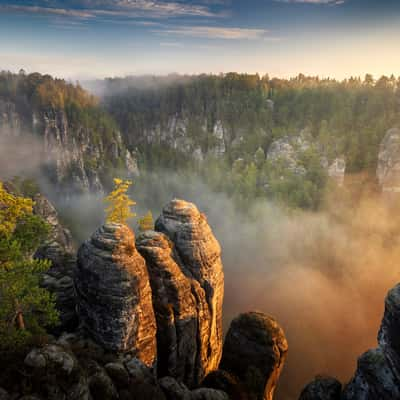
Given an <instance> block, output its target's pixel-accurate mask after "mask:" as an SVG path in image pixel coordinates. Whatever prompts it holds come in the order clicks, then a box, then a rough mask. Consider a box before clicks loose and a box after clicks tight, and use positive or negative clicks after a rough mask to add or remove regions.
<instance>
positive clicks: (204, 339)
mask: <svg viewBox="0 0 400 400" xmlns="http://www.w3.org/2000/svg"><path fill="white" fill-rule="evenodd" d="M155 227H156V230H158V231H160V232H163V233H165V235H167V237H168V238H169V239H170V240H171V241H172V242H173V243H174V246H175V249H176V252H177V254H178V256H179V258H180V260H181V264H182V265H183V266H184V269H183V270H184V271H186V274H187V275H189V276H192V277H193V279H194V280H195V281H196V282H197V283H198V286H197V284H194V286H193V289H192V291H193V294H194V296H195V297H196V298H197V303H198V306H197V307H198V324H199V333H198V337H199V339H200V344H199V346H200V349H199V357H200V359H199V364H200V365H201V366H202V369H203V371H202V374H203V376H205V375H206V374H207V373H208V372H209V371H212V370H214V369H216V368H217V367H218V364H219V361H220V359H221V353H222V303H223V298H224V274H223V268H222V262H221V248H220V245H219V243H218V241H217V240H216V239H215V237H214V235H213V233H212V231H211V228H210V226H209V225H208V223H207V219H206V217H205V215H204V214H202V213H200V212H199V210H198V209H197V207H196V206H195V205H194V204H192V203H188V202H186V201H183V200H172V201H171V202H170V203H169V204H168V205H167V206H166V207H164V209H163V211H162V214H161V216H160V217H159V218H158V220H157V221H156V224H155ZM203 296H204V297H205V301H206V304H204V302H203V299H202V297H203Z"/></svg>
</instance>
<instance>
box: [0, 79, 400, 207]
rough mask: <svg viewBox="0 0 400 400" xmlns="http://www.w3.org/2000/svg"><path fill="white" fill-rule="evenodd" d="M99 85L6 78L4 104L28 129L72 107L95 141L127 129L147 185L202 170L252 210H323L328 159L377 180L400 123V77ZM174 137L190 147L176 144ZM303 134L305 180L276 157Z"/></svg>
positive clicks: (300, 158) (0, 83) (72, 116)
mask: <svg viewBox="0 0 400 400" xmlns="http://www.w3.org/2000/svg"><path fill="white" fill-rule="evenodd" d="M96 85H97V87H98V88H99V87H100V90H99V91H100V92H101V93H102V97H101V98H97V97H95V96H94V95H91V94H89V93H88V92H87V91H86V90H84V89H83V88H82V87H81V86H80V85H79V84H71V83H68V82H66V81H64V80H62V79H54V78H52V77H51V76H49V75H41V74H38V73H32V74H26V73H25V72H24V71H21V72H20V73H19V74H12V73H10V72H1V73H0V100H2V99H3V100H6V101H12V102H13V103H14V104H15V105H16V107H17V110H18V112H19V113H20V114H22V115H23V116H25V118H26V121H27V124H28V126H29V124H32V121H31V120H32V110H37V111H43V112H48V111H49V110H60V109H62V110H64V111H65V113H66V115H67V118H68V124H69V125H70V126H71V127H72V128H76V130H79V128H82V127H84V128H85V131H86V132H88V134H89V135H91V139H92V140H94V141H96V140H98V139H99V138H100V137H101V138H103V139H106V140H107V141H108V143H109V144H110V146H112V142H113V140H114V138H115V134H116V132H118V131H120V132H121V133H122V136H123V138H124V141H125V144H126V145H127V146H128V148H130V150H134V151H135V153H136V154H137V156H138V157H139V163H140V165H139V167H140V169H141V170H142V172H143V173H142V178H143V179H146V171H157V170H158V169H160V168H161V169H173V170H175V171H182V172H183V173H186V174H187V173H190V174H192V173H195V174H197V175H198V176H200V177H202V179H204V180H205V181H206V182H207V183H209V184H210V185H211V186H212V187H213V188H214V189H216V190H219V191H224V192H227V193H228V194H229V195H231V196H233V197H234V198H235V199H237V200H238V201H239V202H240V203H243V204H245V203H246V202H247V201H248V200H249V199H254V198H257V197H261V198H265V197H267V198H270V199H273V200H277V201H279V202H282V203H284V204H286V205H289V206H293V207H301V208H311V209H316V208H318V207H319V206H320V204H321V200H322V198H323V194H324V191H325V188H326V187H327V185H328V178H327V176H326V170H325V169H324V168H323V167H322V166H321V162H320V159H321V155H323V156H324V157H325V158H326V159H327V160H328V161H329V162H330V161H332V160H334V159H335V158H336V157H343V158H344V159H345V161H346V171H347V173H358V172H368V173H370V174H371V175H375V170H376V166H377V158H378V153H379V145H380V143H381V141H382V139H383V137H384V135H385V133H386V131H387V130H388V129H390V128H393V127H396V126H400V78H396V77H394V76H391V77H386V76H382V77H380V78H379V79H374V77H373V76H371V75H366V76H365V77H364V78H363V79H360V78H350V79H347V80H344V81H337V80H333V79H321V78H318V77H307V76H304V75H302V74H300V75H298V76H297V77H295V78H292V79H278V78H270V77H269V76H268V75H265V76H259V75H257V74H256V75H248V74H237V73H228V74H221V75H206V74H203V75H198V76H178V75H171V76H166V77H153V76H147V77H146V76H145V77H128V78H110V79H106V80H104V81H100V82H96V83H93V82H92V83H91V85H89V86H90V87H91V88H93V87H95V86H96ZM180 123H181V125H184V127H183V128H180V125H179V124H180ZM171 126H174V129H175V130H174V131H173V132H172V128H171ZM179 129H181V130H182V129H183V130H184V132H183V133H182V132H181V131H179ZM218 129H219V130H220V131H223V137H218V135H217V134H216V132H217V131H218ZM168 131H171V132H169V133H168ZM160 132H167V134H164V133H163V134H161V133H160ZM168 134H169V135H172V136H173V135H180V136H182V135H183V136H184V137H185V138H184V139H185V141H183V142H182V141H179V140H181V139H182V138H181V137H180V138H178V139H179V140H178V139H177V138H176V137H175V138H173V141H172V142H171V140H170V141H169V142H168V140H169V139H171V138H169V139H168ZM155 135H159V137H158V138H154V136H155ZM296 137H301V138H303V139H304V140H306V142H307V143H309V144H310V145H309V146H308V148H306V149H303V150H301V151H299V153H298V154H297V156H296V157H297V160H296V163H297V164H298V169H299V168H300V169H301V170H304V171H305V172H304V173H303V174H300V175H299V174H298V173H295V172H293V170H292V169H290V168H288V166H287V165H286V164H287V163H286V162H285V160H280V159H274V160H273V162H271V159H269V158H268V152H269V151H270V149H271V144H272V143H274V142H276V140H277V139H280V138H284V140H286V141H288V140H289V141H290V140H291V139H290V138H296ZM188 142H189V143H190V149H188V145H187V143H188ZM218 146H219V150H218V151H216V150H215V149H216V148H218ZM221 146H222V150H221ZM199 152H200V153H201V157H200V158H201V162H200V161H199V157H197V156H196V154H197V155H198V154H199Z"/></svg>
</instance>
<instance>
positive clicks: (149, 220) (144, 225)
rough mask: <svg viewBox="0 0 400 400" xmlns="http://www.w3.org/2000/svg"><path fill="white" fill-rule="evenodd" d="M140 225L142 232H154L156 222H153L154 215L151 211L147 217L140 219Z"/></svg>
mask: <svg viewBox="0 0 400 400" xmlns="http://www.w3.org/2000/svg"><path fill="white" fill-rule="evenodd" d="M138 224H139V231H140V232H145V231H151V230H153V229H154V220H153V214H152V213H151V211H149V212H148V213H147V214H146V215H145V216H143V217H142V218H140V219H139V221H138Z"/></svg>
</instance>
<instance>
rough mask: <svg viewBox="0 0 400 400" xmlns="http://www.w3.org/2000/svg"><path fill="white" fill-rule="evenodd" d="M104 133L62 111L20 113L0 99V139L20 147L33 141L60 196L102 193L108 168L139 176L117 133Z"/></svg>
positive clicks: (135, 163) (28, 111) (48, 110)
mask: <svg viewBox="0 0 400 400" xmlns="http://www.w3.org/2000/svg"><path fill="white" fill-rule="evenodd" d="M104 130H105V128H104V127H103V126H102V125H101V123H99V124H98V126H97V128H96V129H94V128H89V127H87V126H86V125H85V124H84V120H82V122H74V123H72V122H71V121H70V120H69V119H68V116H67V112H66V111H65V110H64V109H52V108H48V109H45V110H35V109H34V108H31V107H28V109H27V110H24V114H22V110H19V109H18V108H17V107H16V105H15V104H14V103H12V102H11V101H7V100H2V99H0V137H11V138H12V139H13V140H18V141H19V142H20V143H21V146H22V145H24V138H27V137H29V140H30V141H32V140H35V144H36V145H37V146H36V147H38V148H39V149H36V150H35V151H36V152H37V151H38V150H40V152H41V154H42V155H43V160H42V162H41V163H40V164H41V166H42V167H43V169H44V170H45V172H46V175H47V177H48V178H50V180H51V181H52V182H53V183H54V184H56V186H57V188H58V189H59V190H60V191H62V192H64V193H73V192H78V193H82V192H90V191H91V192H102V191H103V185H104V178H105V175H106V174H107V171H108V169H109V168H110V167H112V168H119V169H124V170H126V171H127V172H128V173H129V174H131V175H132V176H136V175H138V174H139V169H138V165H137V160H136V157H135V155H134V154H132V153H131V152H129V150H127V148H126V147H125V146H124V144H123V141H122V138H121V134H120V132H119V131H118V130H116V129H113V130H112V132H111V134H110V133H107V135H106V134H105V132H104ZM35 156H36V154H35ZM28 172H32V171H28Z"/></svg>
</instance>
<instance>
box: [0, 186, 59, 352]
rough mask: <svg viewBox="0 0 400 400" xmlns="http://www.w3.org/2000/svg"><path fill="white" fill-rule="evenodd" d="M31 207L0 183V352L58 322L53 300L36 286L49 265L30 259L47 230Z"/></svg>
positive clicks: (46, 226) (29, 202)
mask: <svg viewBox="0 0 400 400" xmlns="http://www.w3.org/2000/svg"><path fill="white" fill-rule="evenodd" d="M32 206H33V202H32V200H31V199H27V198H23V197H20V196H16V195H13V194H12V193H9V192H7V191H6V190H5V189H4V187H3V184H2V183H1V182H0V299H1V302H0V349H9V348H15V346H18V345H21V344H23V343H25V342H26V340H27V339H29V338H30V337H31V336H32V335H35V334H42V333H44V332H45V328H46V327H47V326H53V325H55V324H56V323H57V321H58V313H57V311H56V309H55V299H54V297H53V296H52V295H51V294H50V293H49V292H48V291H47V290H45V289H43V288H41V287H40V285H39V282H40V279H41V274H42V273H43V272H44V271H46V270H47V269H48V268H49V266H50V265H49V262H48V261H44V260H40V261H39V260H34V259H32V254H33V253H34V251H35V250H36V249H37V247H38V245H39V244H40V243H42V242H43V241H44V240H45V239H46V237H47V236H48V234H49V229H50V228H49V226H48V224H46V223H45V222H44V221H43V220H42V219H41V218H40V217H38V216H36V215H33V214H32Z"/></svg>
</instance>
